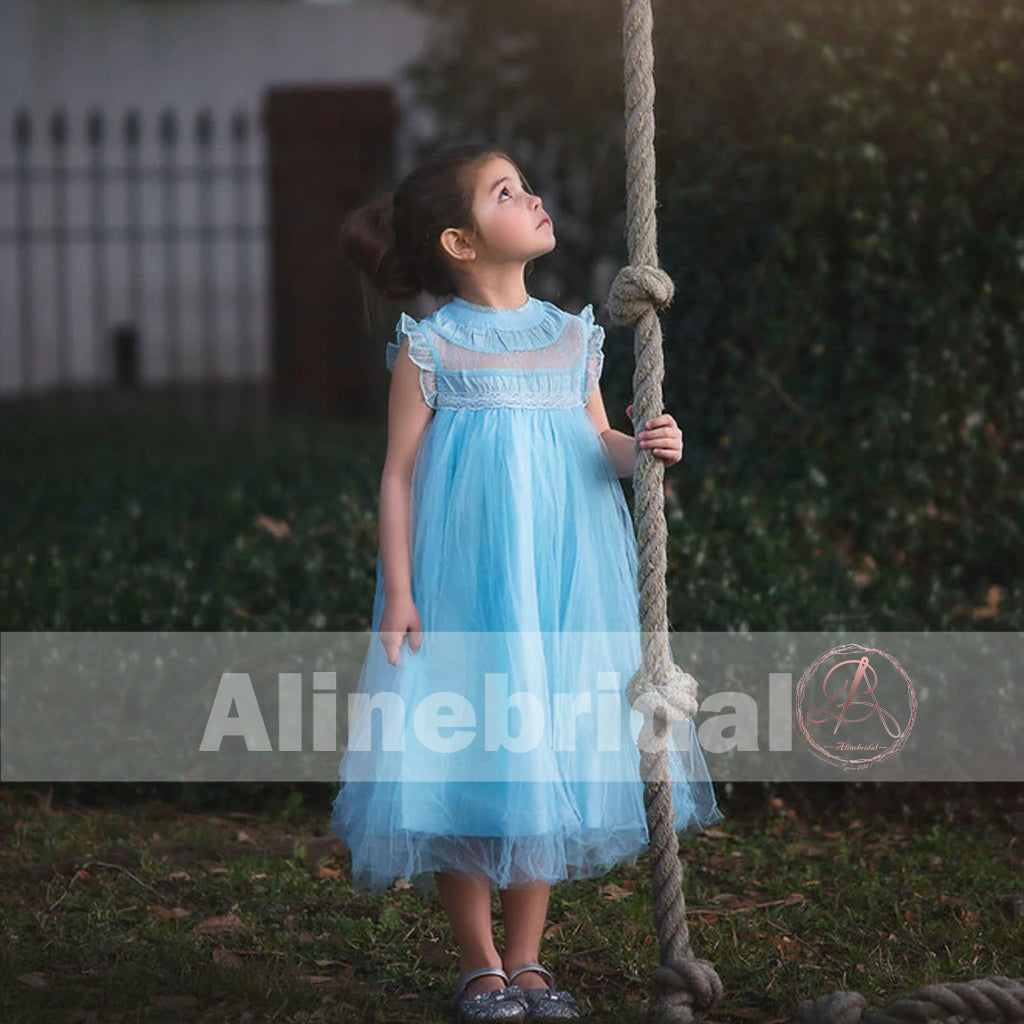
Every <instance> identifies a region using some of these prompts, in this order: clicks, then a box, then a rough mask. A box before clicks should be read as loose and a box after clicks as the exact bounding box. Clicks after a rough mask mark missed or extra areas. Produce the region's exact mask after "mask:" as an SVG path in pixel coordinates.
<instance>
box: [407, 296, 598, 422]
mask: <svg viewBox="0 0 1024 1024" xmlns="http://www.w3.org/2000/svg"><path fill="white" fill-rule="evenodd" d="M396 335H397V340H396V341H393V342H389V343H388V351H387V365H388V368H389V369H393V368H394V361H395V357H396V356H397V354H398V350H399V348H400V347H401V344H402V343H403V340H404V339H408V346H409V356H410V358H411V359H412V360H413V362H414V363H416V364H417V365H418V366H419V367H420V387H421V389H422V391H423V398H424V400H425V401H426V403H427V404H428V405H429V406H431V407H432V408H434V409H484V408H529V409H567V408H572V407H573V406H578V405H585V404H586V402H587V399H588V398H589V396H590V395H591V394H592V392H593V390H594V388H595V387H597V382H598V380H599V378H600V376H601V369H602V365H603V363H604V349H603V343H604V328H603V327H601V326H600V324H596V323H595V322H594V310H593V307H592V306H589V305H588V306H586V307H585V308H584V309H583V310H582V311H581V312H580V313H578V314H575V315H573V314H569V313H566V312H564V311H563V310H561V309H559V308H558V307H557V306H555V305H553V304H552V303H550V302H543V301H541V300H539V299H534V298H531V299H530V300H529V301H528V302H527V303H526V304H525V305H524V306H522V307H520V308H519V309H518V310H491V309H489V308H488V307H483V306H476V305H474V304H472V303H469V302H466V301H465V300H463V299H453V300H452V301H451V302H449V303H448V304H447V305H446V306H443V307H442V308H441V309H439V310H437V311H436V312H435V313H433V314H432V315H431V316H429V317H425V318H424V319H423V320H421V321H420V322H419V323H417V322H416V321H415V320H413V318H412V317H410V316H409V315H408V314H406V313H403V314H402V315H401V317H400V318H399V321H398V324H397V328H396Z"/></svg>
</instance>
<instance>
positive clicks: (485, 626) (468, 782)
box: [331, 297, 723, 895]
mask: <svg viewBox="0 0 1024 1024" xmlns="http://www.w3.org/2000/svg"><path fill="white" fill-rule="evenodd" d="M603 343H604V331H603V329H602V328H601V326H600V325H598V324H596V323H595V322H594V317H593V309H592V307H591V306H589V305H588V306H587V307H585V308H584V309H583V310H582V312H580V313H579V314H571V313H567V312H565V311H563V310H561V309H559V308H558V307H557V306H555V305H553V304H551V303H549V302H544V301H542V300H539V299H536V298H533V297H531V298H529V299H528V301H527V302H526V304H525V305H523V306H520V307H518V308H515V309H496V308H493V307H489V306H480V305H476V304H473V303H470V302H467V301H465V300H463V299H460V298H455V299H452V300H450V301H449V302H447V303H446V304H445V305H443V306H442V307H441V308H440V309H438V310H436V311H435V312H434V313H432V314H430V315H429V316H427V317H424V318H423V319H421V320H419V321H416V320H414V319H413V318H411V317H410V316H408V315H407V314H405V313H403V314H402V315H401V317H400V318H399V321H398V324H397V326H396V340H395V341H394V342H389V343H388V346H387V357H386V361H387V366H388V369H389V370H393V368H394V365H395V359H396V357H397V356H398V354H399V351H400V349H401V348H402V347H403V346H407V351H408V354H409V356H410V358H411V359H412V360H413V362H414V363H416V364H417V366H418V367H419V383H420V387H421V390H422V394H423V398H424V400H425V401H426V403H427V405H429V406H430V407H431V408H432V409H434V410H435V411H434V413H433V415H432V417H431V420H430V422H429V424H428V426H427V428H426V431H425V433H424V435H423V438H422V441H421V443H420V448H419V451H418V453H417V456H416V463H415V466H414V469H413V477H412V492H411V496H410V513H411V516H410V518H411V522H410V541H411V555H412V595H413V600H414V602H415V605H416V608H417V610H418V611H419V614H420V619H421V622H422V627H423V643H422V646H421V647H420V649H419V650H418V651H415V652H414V651H412V650H411V648H410V647H409V642H408V638H407V639H406V640H405V641H404V642H403V644H402V648H401V653H400V663H399V664H398V665H397V666H393V665H391V664H390V663H389V662H388V660H387V657H386V653H385V650H384V647H383V645H382V643H381V641H380V638H379V636H378V633H377V631H378V629H379V628H380V623H381V614H382V612H383V608H384V578H383V571H382V562H381V557H380V552H379V551H378V553H377V582H376V593H375V597H374V603H373V614H372V631H371V634H370V641H369V648H368V651H367V654H366V657H365V660H364V661H363V664H362V669H361V672H360V675H359V679H358V683H357V686H356V687H354V688H353V689H354V691H355V692H354V695H353V697H352V698H351V699H349V709H350V710H349V721H348V736H347V739H348V743H347V747H346V750H345V753H344V754H343V756H342V759H341V763H340V766H339V776H340V779H341V786H340V789H339V791H338V795H337V797H336V798H335V801H334V805H333V808H332V813H331V828H332V831H333V832H334V834H335V835H336V836H337V837H338V838H339V839H341V840H342V841H343V842H344V843H345V844H346V845H347V846H348V848H349V851H350V853H351V859H352V884H353V887H354V888H355V889H357V890H362V891H381V890H383V889H386V888H387V887H388V886H389V885H390V884H391V883H392V882H393V881H395V880H396V879H398V878H403V879H405V880H407V881H409V882H410V883H411V884H412V885H414V886H415V887H416V888H417V889H418V890H419V891H420V892H421V893H422V894H423V895H429V894H431V893H434V892H436V887H435V884H434V879H433V877H432V872H434V871H465V872H471V873H478V872H483V874H484V875H486V876H488V877H489V878H490V880H491V884H492V886H494V887H499V888H505V887H515V886H518V885H522V884H525V883H528V882H530V881H533V880H536V879H542V880H545V881H548V882H552V883H555V882H559V881H562V880H565V879H574V878H592V877H595V876H598V875H601V874H604V873H605V872H607V871H608V870H609V869H611V868H612V867H614V866H615V865H617V864H620V863H629V864H633V863H635V862H636V858H637V855H638V854H639V853H641V852H642V851H643V850H644V849H645V848H646V846H647V844H648V841H649V835H648V831H647V822H646V813H645V810H644V803H643V783H642V781H641V779H640V774H639V758H640V753H639V749H638V747H637V745H636V742H635V738H636V736H637V733H638V727H639V725H640V724H641V723H642V717H641V716H640V714H639V712H636V711H633V710H632V709H631V708H630V707H629V705H628V703H627V701H626V698H625V688H626V684H627V683H628V681H629V679H630V678H631V676H632V675H633V674H634V672H635V671H636V669H637V667H638V666H639V665H640V661H641V650H640V625H639V596H638V590H637V555H636V540H635V535H634V532H633V523H632V519H631V516H630V512H629V507H628V506H627V504H626V500H625V495H624V493H623V490H622V484H621V482H620V480H619V478H618V477H617V476H616V474H615V470H614V468H613V466H612V463H611V461H610V459H609V458H608V455H607V451H606V449H605V447H604V444H603V442H602V441H601V438H600V436H599V435H598V433H597V431H596V429H595V428H594V424H593V421H592V420H591V418H590V416H589V414H588V413H587V411H586V409H585V404H586V401H587V399H588V396H589V395H590V394H591V393H592V392H593V390H594V388H595V387H596V386H597V383H598V380H599V378H600V375H601V369H602V365H603V361H604V353H603ZM584 691H586V692H584ZM490 698H493V701H492V702H491V703H490V704H488V703H487V701H488V699H490ZM574 699H578V700H579V701H580V702H581V703H580V704H579V705H575V707H576V708H577V710H579V709H582V711H581V713H579V714H578V715H577V716H576V717H572V716H571V715H569V716H567V714H566V712H567V709H568V708H571V707H574V705H572V704H571V702H572V701H573V700H574ZM359 700H362V701H363V704H361V705H360V704H359ZM669 764H670V767H671V771H672V777H673V780H674V788H673V797H674V807H675V812H676V827H677V829H678V830H680V831H683V830H687V831H688V830H699V829H703V828H706V827H708V826H709V825H711V824H713V823H714V822H717V821H720V820H722V818H723V815H722V813H721V812H720V810H719V808H718V806H717V803H716V800H715V793H714V788H713V785H712V782H711V779H710V777H709V774H708V770H707V765H706V763H705V760H704V756H703V753H702V752H701V749H700V746H699V744H698V742H697V736H696V728H695V726H694V723H693V721H692V720H691V719H686V720H684V721H683V722H680V723H677V724H676V725H675V726H674V727H673V730H672V743H670V746H669Z"/></svg>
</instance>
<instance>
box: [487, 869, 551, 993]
mask: <svg viewBox="0 0 1024 1024" xmlns="http://www.w3.org/2000/svg"><path fill="white" fill-rule="evenodd" d="M498 896H499V897H500V898H501V909H502V915H503V917H504V919H505V955H504V957H502V966H503V967H504V968H505V970H506V972H507V971H514V970H515V969H516V968H517V967H519V966H520V965H521V964H526V963H533V964H535V963H539V962H540V940H541V938H542V937H543V935H544V922H545V920H546V919H547V916H548V899H549V897H550V896H551V884H550V882H533V883H532V884H531V885H528V886H524V887H522V888H515V889H501V890H499V892H498ZM515 984H516V985H518V986H519V987H520V988H522V989H527V988H546V987H547V982H545V980H544V978H543V977H542V976H541V975H539V974H537V973H536V971H524V972H523V973H522V974H520V975H519V976H518V977H517V978H516V979H515Z"/></svg>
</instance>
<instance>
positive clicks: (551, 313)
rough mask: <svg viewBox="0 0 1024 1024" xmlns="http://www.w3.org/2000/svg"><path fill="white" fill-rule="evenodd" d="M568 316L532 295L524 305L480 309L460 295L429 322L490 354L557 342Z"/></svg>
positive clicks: (452, 337)
mask: <svg viewBox="0 0 1024 1024" xmlns="http://www.w3.org/2000/svg"><path fill="white" fill-rule="evenodd" d="M567 316H568V314H567V313H565V312H563V311H562V310H560V309H559V308H558V307H557V306H555V305H552V304H551V303H550V302H544V301H543V300H542V299H537V298H534V297H533V296H532V295H531V296H530V298H529V299H527V301H526V302H525V303H523V305H522V306H519V307H517V308H514V309H501V308H499V307H497V306H480V305H477V304H476V303H473V302H467V301H466V300H465V299H460V298H459V297H458V296H456V297H455V298H453V299H449V300H448V302H446V303H445V304H444V305H443V306H441V307H440V309H436V310H435V311H434V312H433V313H431V314H430V316H428V317H426V318H425V322H426V323H427V324H429V325H431V326H433V327H434V328H435V329H436V330H437V331H438V332H439V333H440V334H441V335H442V336H443V337H445V338H447V339H448V340H449V341H452V342H454V343H455V344H457V345H462V346H464V347H467V348H475V349H480V350H483V351H490V352H509V351H518V350H521V349H529V348H540V347H542V346H544V345H549V344H550V343H551V342H552V341H554V340H555V339H556V338H557V337H558V335H559V333H560V332H561V330H562V327H563V326H564V324H565V320H566V317H567Z"/></svg>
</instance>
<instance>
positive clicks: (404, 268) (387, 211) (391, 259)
mask: <svg viewBox="0 0 1024 1024" xmlns="http://www.w3.org/2000/svg"><path fill="white" fill-rule="evenodd" d="M492 156H503V157H505V158H506V159H507V160H509V161H510V162H511V163H512V164H515V161H514V160H512V158H511V157H509V156H508V155H507V154H506V153H505V152H504V151H503V150H501V149H497V148H496V147H494V146H487V145H484V144H481V143H465V144H463V145H459V146H449V147H448V148H445V149H442V150H440V151H438V152H435V153H434V155H433V156H431V157H430V158H429V159H427V160H426V161H425V162H424V163H422V164H420V165H419V166H418V167H416V168H415V169H414V170H413V171H411V172H410V173H409V174H408V175H407V176H406V177H405V179H404V180H403V181H402V182H401V184H400V185H399V186H398V187H397V188H396V189H394V190H393V191H388V192H383V193H381V194H379V195H378V196H376V197H375V198H374V199H373V200H371V201H370V202H369V203H366V204H365V205H363V206H359V207H357V208H356V209H354V210H352V211H351V212H350V213H349V214H348V216H347V217H346V218H345V220H344V222H343V223H342V226H341V242H342V249H343V250H344V252H345V255H346V256H347V257H348V258H349V259H350V260H351V261H352V263H353V264H355V266H356V268H357V269H358V270H359V271H360V272H361V278H362V279H364V280H366V281H369V283H370V284H371V285H372V286H373V288H374V290H375V291H376V292H378V293H379V294H381V295H383V296H385V297H386V298H389V299H395V300H398V301H402V300H408V299H413V298H416V297H418V296H419V295H420V294H421V293H423V292H429V293H430V294H431V295H435V296H438V297H447V296H450V295H454V294H455V291H456V288H455V279H454V277H453V276H452V273H451V270H450V269H449V267H448V265H447V263H446V262H445V260H444V258H443V257H442V255H441V245H440V237H441V233H442V232H443V231H444V230H445V229H446V228H450V227H457V228H466V229H473V228H475V224H474V223H473V213H472V207H473V186H474V180H473V177H474V176H473V173H472V172H473V171H475V170H476V169H477V168H478V167H479V166H480V165H481V164H482V163H483V162H484V161H485V160H486V159H487V158H488V157H492ZM520 173H521V172H520ZM523 181H524V182H525V181H526V177H525V175H524V176H523ZM527 188H529V185H527ZM528 269H529V266H528ZM364 299H365V287H364Z"/></svg>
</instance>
